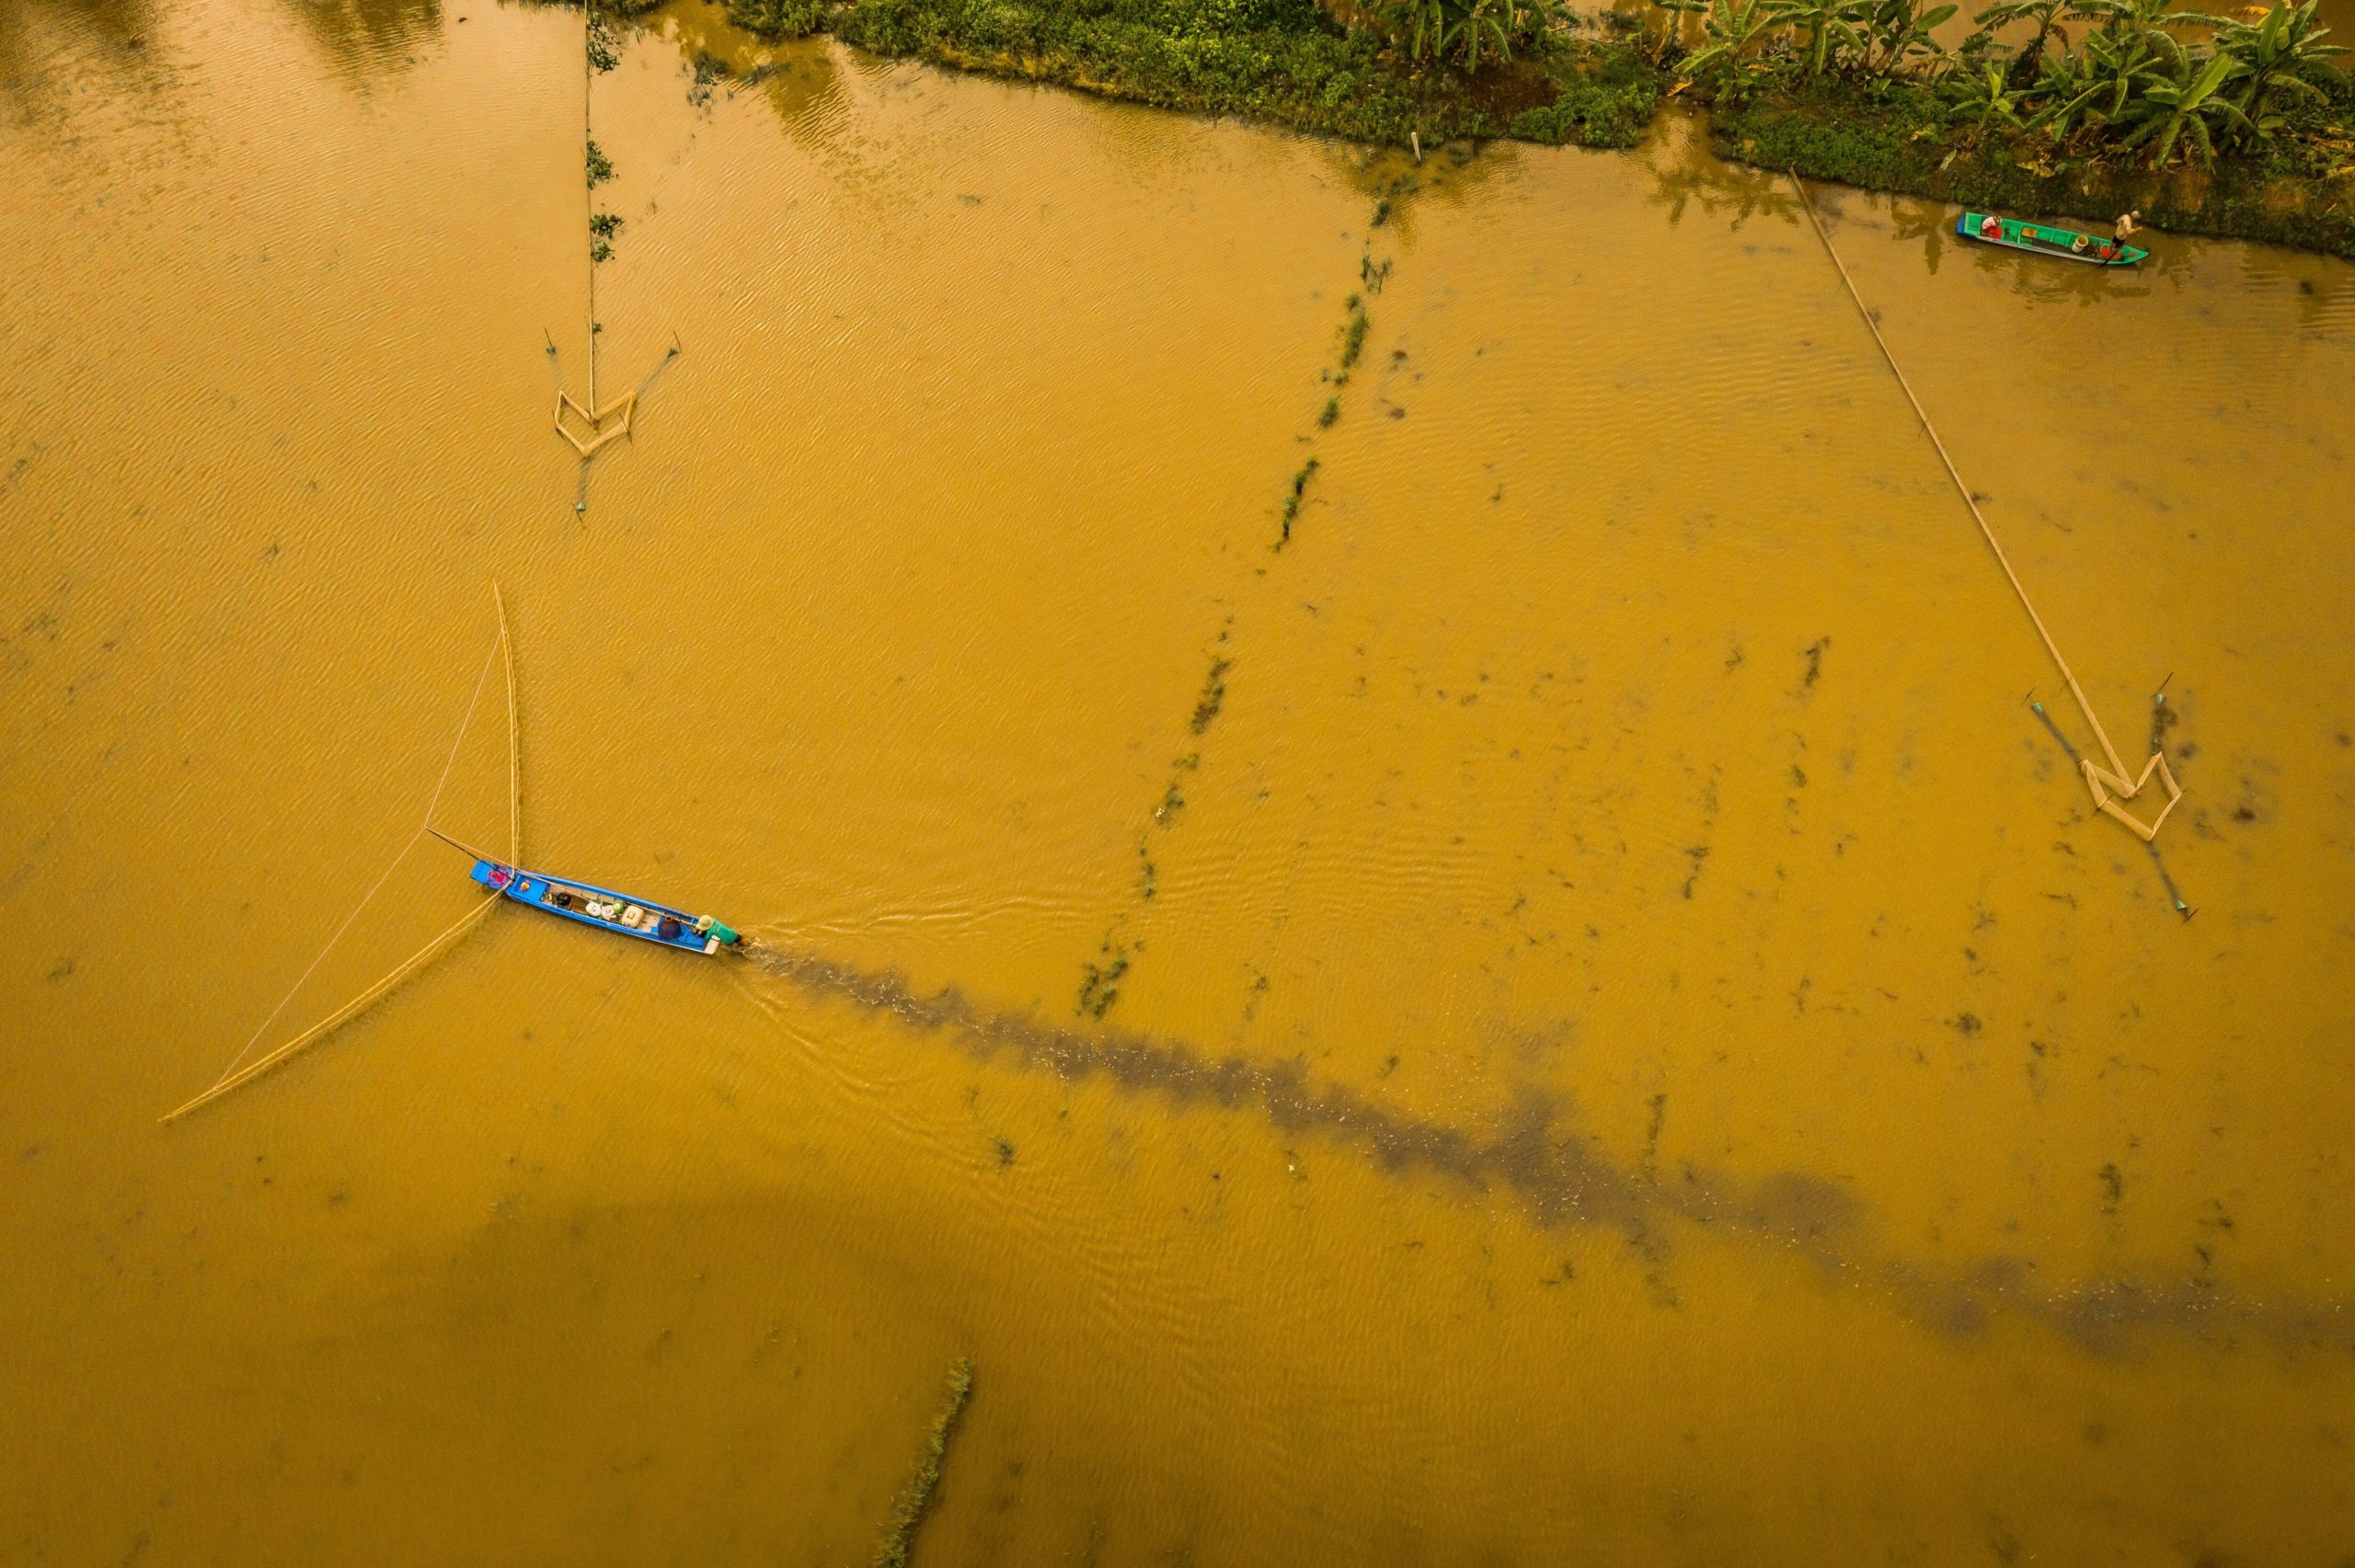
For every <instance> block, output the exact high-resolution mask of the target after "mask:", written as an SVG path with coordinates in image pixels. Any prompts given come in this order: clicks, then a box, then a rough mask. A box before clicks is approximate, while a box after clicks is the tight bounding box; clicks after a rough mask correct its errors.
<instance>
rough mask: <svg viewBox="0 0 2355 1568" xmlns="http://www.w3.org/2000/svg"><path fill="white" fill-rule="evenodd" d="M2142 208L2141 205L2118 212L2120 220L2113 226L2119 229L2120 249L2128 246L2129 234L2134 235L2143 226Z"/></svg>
mask: <svg viewBox="0 0 2355 1568" xmlns="http://www.w3.org/2000/svg"><path fill="white" fill-rule="evenodd" d="M2113 226H2114V227H2115V229H2116V230H2117V234H2118V246H2119V249H2121V250H2123V249H2124V248H2125V247H2126V241H2127V238H2128V236H2130V235H2132V234H2133V232H2134V231H2135V230H2136V229H2138V228H2140V227H2142V209H2141V208H2140V207H2137V208H2136V209H2134V211H2132V212H2120V213H2119V214H2118V222H2117V223H2116V224H2115V225H2113Z"/></svg>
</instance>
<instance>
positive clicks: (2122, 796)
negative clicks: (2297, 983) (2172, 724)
mask: <svg viewBox="0 0 2355 1568" xmlns="http://www.w3.org/2000/svg"><path fill="white" fill-rule="evenodd" d="M1789 177H1790V182H1791V189H1792V190H1793V191H1794V192H1795V193H1797V195H1798V199H1799V207H1800V209H1801V210H1802V211H1803V212H1806V213H1807V221H1808V223H1809V224H1811V225H1812V226H1813V227H1814V229H1815V237H1816V238H1817V239H1819V240H1821V241H1822V242H1823V253H1824V254H1825V255H1826V256H1829V257H1830V258H1832V266H1834V267H1836V268H1838V269H1840V281H1841V282H1842V283H1843V284H1844V285H1845V286H1846V288H1847V290H1848V298H1849V299H1850V300H1852V301H1854V302H1855V306H1856V314H1857V315H1861V316H1863V317H1864V318H1865V326H1866V329H1867V331H1869V332H1871V333H1872V335H1873V343H1874V345H1875V346H1876V347H1878V349H1880V357H1881V358H1882V359H1883V360H1884V361H1887V362H1888V365H1889V370H1890V374H1891V375H1894V376H1895V377H1896V378H1897V384H1898V387H1899V388H1900V389H1901V391H1903V393H1904V394H1905V401H1906V402H1908V403H1909V404H1912V405H1913V418H1916V419H1918V420H1919V421H1921V425H1922V433H1923V434H1924V435H1926V436H1928V437H1929V438H1930V445H1931V446H1932V447H1933V448H1935V449H1936V452H1937V454H1938V461H1939V462H1940V463H1942V464H1945V465H1946V470H1947V478H1949V479H1951V480H1953V481H1954V487H1955V489H1956V490H1957V491H1959V493H1960V494H1961V496H1962V504H1963V505H1965V506H1967V507H1969V508H1970V515H1971V518H1972V520H1973V521H1976V522H1977V523H1978V524H1979V532H1980V534H1981V536H1982V537H1983V538H1984V539H1985V540H1986V541H1987V548H1988V549H1990V550H1992V551H1993V552H1994V553H1995V564H1996V565H1997V566H1999V567H2003V568H2004V576H2005V578H2008V579H2009V580H2010V582H2011V585H2012V591H2013V592H2014V593H2015V594H2017V595H2018V596H2019V601H2020V608H2021V609H2023V610H2025V611H2027V612H2028V620H2029V622H2030V623H2031V624H2033V625H2034V626H2035V627H2036V635H2038V636H2039V637H2041V638H2043V639H2044V651H2045V652H2047V653H2049V654H2051V656H2052V662H2053V664H2054V665H2055V666H2056V667H2057V668H2058V669H2059V670H2060V671H2061V679H2062V681H2065V682H2067V684H2068V687H2069V694H2070V695H2071V696H2072V697H2074V698H2075V699H2076V700H2077V711H2078V712H2079V713H2082V714H2084V715H2085V723H2086V724H2088V725H2090V726H2092V727H2093V732H2094V738H2095V739H2097V740H2098V741H2100V742H2101V750H2102V755H2104V756H2105V757H2107V758H2108V759H2109V768H2108V771H2104V770H2103V769H2102V768H2101V767H2100V766H2099V765H2098V764H2097V763H2096V762H2095V761H2094V760H2093V759H2092V758H2090V757H2086V758H2083V759H2080V765H2081V766H2082V767H2083V768H2084V769H2085V786H2086V787H2087V788H2088V789H2090V790H2092V791H2093V796H2094V806H2095V808H2096V809H2097V810H2099V811H2101V812H2102V813H2104V814H2105V815H2107V816H2109V817H2113V818H2117V819H2118V820H2119V821H2120V822H2123V823H2124V824H2125V825H2126V826H2127V827H2128V828H2130V829H2131V830H2133V831H2134V833H2135V834H2136V835H2137V836H2138V837H2140V838H2141V839H2142V841H2143V842H2144V843H2149V842H2151V841H2153V840H2154V839H2156V838H2157V837H2158V836H2159V829H2160V827H2161V826H2162V825H2164V824H2165V821H2166V819H2167V814H2168V813H2169V812H2171V811H2173V810H2174V809H2175V807H2176V803H2177V801H2179V800H2181V799H2182V798H2183V786H2182V785H2181V784H2177V783H2176V778H2175V770H2174V769H2172V768H2170V767H2168V766H2167V760H2166V753H2165V752H2164V751H2161V750H2156V749H2155V748H2154V750H2152V752H2151V760H2150V761H2148V762H2145V763H2144V764H2143V765H2142V777H2140V778H2137V779H2133V780H2131V781H2130V780H2129V779H2128V778H2127V776H2126V764H2125V762H2124V761H2121V760H2120V759H2119V755H2118V748H2117V747H2115V746H2113V745H2111V744H2110V742H2109V732H2108V730H2106V729H2104V728H2102V727H2101V720H2100V719H2098V718H2096V717H2095V716H2094V707H2093V704H2091V703H2089V702H2087V701H2086V700H2085V690H2084V688H2082V687H2080V686H2079V685H2078V684H2077V677H2076V675H2075V674H2074V672H2073V671H2072V670H2070V669H2069V661H2068V660H2067V659H2066V658H2062V656H2061V645H2060V644H2059V643H2056V642H2054V641H2053V640H2052V634H2051V631H2049V630H2047V629H2046V627H2045V624H2044V617H2043V616H2041V615H2039V614H2038V613H2037V612H2036V605H2035V604H2034V603H2033V602H2031V601H2030V600H2029V599H2028V589H2027V588H2026V587H2024V586H2023V585H2022V584H2021V582H2020V576H2019V574H2018V573H2017V572H2016V571H2014V570H2012V563H2011V559H2010V557H2009V556H2007V555H2005V554H2004V546H2003V544H2001V543H2000V542H1998V541H1997V539H1996V538H1995V531H1994V529H1993V528H1992V527H1990V526H1988V522H1987V514H1986V513H1984V512H1982V511H1981V510H1980V509H1979V498H1977V497H1976V496H1974V495H1972V494H1971V493H1970V486H1969V485H1966V484H1965V483H1963V478H1962V473H1961V470H1959V469H1958V468H1956V467H1955V465H1954V459H1953V458H1952V457H1950V456H1948V455H1947V443H1946V442H1944V441H1940V440H1939V439H1938V431H1937V427H1936V426H1935V425H1933V424H1931V423H1930V416H1929V413H1928V411H1927V410H1926V409H1924V407H1923V406H1922V400H1921V399H1920V398H1919V397H1916V396H1915V395H1913V383H1911V382H1909V381H1907V380H1906V379H1905V372H1904V371H1903V370H1902V369H1901V368H1900V367H1899V365H1898V363H1897V356H1896V355H1895V354H1893V353H1891V352H1890V348H1889V340H1888V339H1887V338H1883V337H1882V336H1881V335H1880V323H1878V322H1877V321H1875V320H1874V319H1873V313H1872V312H1871V311H1870V310H1868V309H1867V308H1866V306H1865V298H1864V296H1863V295H1862V294H1860V293H1858V292H1856V280H1855V279H1854V278H1851V277H1850V276H1848V264H1847V263H1846V262H1844V261H1843V260H1841V259H1840V252H1839V251H1838V250H1836V249H1834V248H1833V247H1832V236H1831V235H1829V234H1827V233H1825V232H1824V228H1823V221H1822V220H1821V219H1820V218H1818V217H1817V216H1816V215H1815V204H1814V203H1813V202H1811V201H1809V200H1808V195H1807V187H1805V186H1804V185H1801V184H1800V183H1799V177H1798V172H1797V171H1796V170H1793V171H1790V172H1789ZM2153 773H2157V774H2158V775H2159V779H2160V781H2161V782H2162V783H2163V784H2165V786H2166V792H2167V803H2166V804H2165V806H2163V807H2160V808H2159V814H2158V816H2157V817H2155V818H2153V819H2152V821H2151V824H2150V826H2149V827H2147V828H2146V827H2144V826H2143V825H2142V823H2140V822H2138V821H2136V820H2135V819H2134V818H2131V817H2130V816H2128V815H2127V814H2126V812H2125V811H2124V810H2123V809H2121V808H2120V807H2119V804H2118V802H2119V800H2131V799H2132V798H2133V797H2134V796H2135V795H2140V794H2141V793H2142V786H2143V785H2145V784H2149V783H2150V782H2151V775H2152V774H2153ZM2113 793H2114V794H2115V795H2116V798H2115V799H2113V798H2112V795H2113Z"/></svg>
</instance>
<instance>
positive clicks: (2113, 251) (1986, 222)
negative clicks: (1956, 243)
mask: <svg viewBox="0 0 2355 1568" xmlns="http://www.w3.org/2000/svg"><path fill="white" fill-rule="evenodd" d="M1954 232H1955V233H1956V234H1959V235H1961V236H1962V237H1963V238H1965V239H1975V240H1977V241H1978V242H1979V243H1980V244H1982V245H2001V246H2010V247H2011V248H2012V249H2014V250H2032V251H2034V252H2036V253H2037V254H2038V255H2039V256H2055V257H2059V258H2061V259H2062V260H2063V261H2085V262H2090V263H2091V264H2092V265H2094V266H2096V267H2131V266H2133V265H2134V264H2135V263H2136V262H2138V261H2140V260H2142V258H2144V257H2146V256H2148V255H2150V254H2151V253H2150V252H2149V251H2147V250H2144V249H2142V247H2141V246H2131V245H2128V244H2126V243H2125V242H2124V241H2122V240H2114V239H2104V238H2102V237H2101V236H2100V235H2089V234H2084V233H2081V232H2079V231H2078V230H2075V229H2062V228H2055V227H2054V226H2053V225H2051V223H2022V222H2021V221H2020V220H2019V219H2017V218H1999V217H1996V216H1995V215H1994V214H1993V213H1992V212H1965V213H1964V214H1963V215H1962V216H1961V217H1959V218H1958V219H1956V220H1955V225H1954Z"/></svg>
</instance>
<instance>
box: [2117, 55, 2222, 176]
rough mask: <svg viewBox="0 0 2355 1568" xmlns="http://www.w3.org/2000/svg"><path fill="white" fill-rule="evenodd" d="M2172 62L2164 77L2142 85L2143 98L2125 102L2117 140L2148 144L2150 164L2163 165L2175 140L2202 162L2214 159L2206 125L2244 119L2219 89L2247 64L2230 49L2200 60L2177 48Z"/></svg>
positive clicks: (2125, 143)
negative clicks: (2197, 154) (2121, 131)
mask: <svg viewBox="0 0 2355 1568" xmlns="http://www.w3.org/2000/svg"><path fill="white" fill-rule="evenodd" d="M2170 67H2171V69H2170V74H2169V75H2168V76H2167V78H2166V79H2165V80H2164V81H2159V82H2154V83H2153V84H2152V85H2151V86H2148V87H2146V88H2144V89H2143V92H2142V98H2141V100H2140V101H2139V102H2137V103H2134V104H2132V105H2131V106H2129V110H2128V114H2127V117H2126V125H2127V134H2126V137H2125V140H2124V141H2122V142H2120V143H2119V146H2121V147H2124V148H2128V149H2131V148H2135V147H2142V146H2147V147H2149V148H2150V161H2151V166H2152V167H2153V168H2165V166H2166V165H2167V160H2168V159H2169V158H2170V157H2171V156H2173V155H2174V153H2175V149H2176V146H2177V143H2178V142H2181V143H2186V144H2188V145H2190V146H2194V147H2197V148H2198V149H2199V150H2200V162H2201V163H2203V164H2212V163H2214V162H2215V161H2216V144H2215V142H2214V140H2213V137H2212V135H2211V132H2210V129H2209V128H2210V126H2211V124H2219V125H2227V126H2229V125H2231V124H2233V123H2234V122H2235V121H2237V122H2239V123H2242V124H2246V122H2247V117H2246V116H2245V115H2243V114H2242V113H2241V111H2240V109H2239V107H2238V106H2237V105H2235V104H2234V102H2233V101H2232V100H2231V99H2230V98H2228V97H2223V96H2222V95H2221V94H2220V93H2219V91H2218V89H2219V88H2221V87H2222V86H2223V85H2224V84H2225V83H2226V82H2229V81H2231V80H2232V79H2233V78H2234V76H2236V75H2238V74H2241V73H2242V72H2243V71H2245V70H2246V69H2247V67H2246V66H2245V65H2243V64H2242V63H2240V62H2239V61H2237V60H2235V59H2234V58H2233V57H2232V56H2231V55H2229V54H2211V55H2209V56H2208V57H2207V58H2205V59H2204V60H2203V59H2200V58H2198V57H2196V56H2194V55H2193V54H2192V53H2191V52H2189V51H2188V50H2186V51H2179V52H2177V54H2176V56H2175V58H2174V59H2173V61H2171V62H2170Z"/></svg>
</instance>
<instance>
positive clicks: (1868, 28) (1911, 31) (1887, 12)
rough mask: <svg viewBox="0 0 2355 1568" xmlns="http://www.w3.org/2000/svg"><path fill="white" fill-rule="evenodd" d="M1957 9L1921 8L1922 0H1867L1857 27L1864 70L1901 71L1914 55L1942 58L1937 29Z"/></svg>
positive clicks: (1944, 7) (1940, 7) (1882, 72)
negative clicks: (1862, 43)
mask: <svg viewBox="0 0 2355 1568" xmlns="http://www.w3.org/2000/svg"><path fill="white" fill-rule="evenodd" d="M1960 8H1961V7H1959V6H1955V5H1952V4H1945V5H1937V6H1930V7H1929V8H1928V9H1926V10H1924V8H1923V6H1922V0H1867V4H1866V6H1865V8H1864V18H1863V21H1862V22H1861V24H1860V29H1859V30H1860V31H1861V32H1862V34H1863V36H1864V40H1865V49H1864V61H1863V64H1864V68H1865V70H1867V72H1878V73H1880V74H1888V73H1890V72H1892V71H1900V70H1903V69H1904V68H1905V67H1906V65H1907V63H1909V62H1911V61H1912V60H1913V59H1914V58H1915V57H1916V56H1924V55H1926V56H1930V57H1932V58H1933V59H1934V60H1936V59H1938V58H1942V53H1943V52H1942V51H1940V49H1939V48H1938V42H1937V39H1936V30H1937V29H1939V28H1941V27H1943V26H1945V25H1946V24H1947V22H1948V21H1950V20H1952V19H1953V17H1954V14H1955V12H1957V11H1958V10H1959V9H1960Z"/></svg>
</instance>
